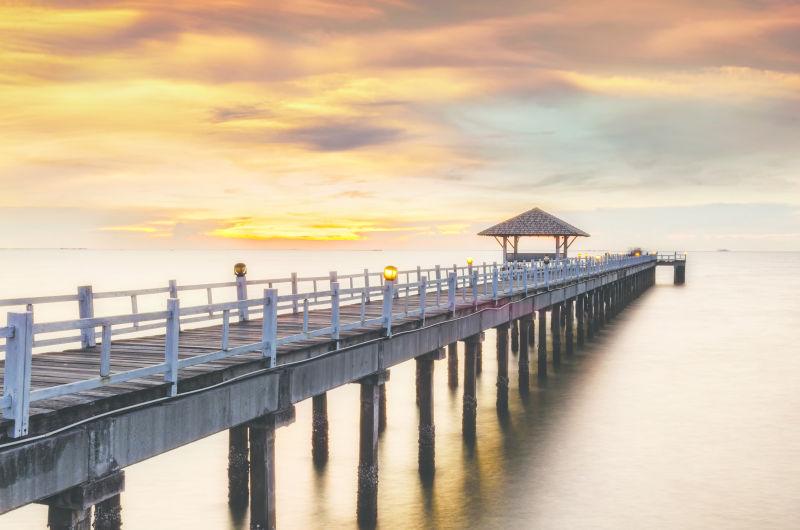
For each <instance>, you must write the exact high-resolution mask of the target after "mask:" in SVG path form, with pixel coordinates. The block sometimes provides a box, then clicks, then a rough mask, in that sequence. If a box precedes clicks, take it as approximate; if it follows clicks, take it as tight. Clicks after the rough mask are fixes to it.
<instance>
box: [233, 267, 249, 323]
mask: <svg viewBox="0 0 800 530" xmlns="http://www.w3.org/2000/svg"><path fill="white" fill-rule="evenodd" d="M236 299H237V300H239V301H244V300H247V276H246V275H242V276H237V277H236ZM249 313H250V312H249V311H248V310H247V306H246V305H245V304H239V322H246V321H248V320H249Z"/></svg>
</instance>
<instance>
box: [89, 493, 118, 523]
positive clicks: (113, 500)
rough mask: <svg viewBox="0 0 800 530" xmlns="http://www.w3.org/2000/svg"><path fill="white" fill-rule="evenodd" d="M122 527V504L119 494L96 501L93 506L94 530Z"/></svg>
mask: <svg viewBox="0 0 800 530" xmlns="http://www.w3.org/2000/svg"><path fill="white" fill-rule="evenodd" d="M120 528H122V504H121V503H120V496H119V494H117V495H114V496H113V497H109V498H108V499H106V500H104V501H101V502H99V503H97V504H96V505H95V507H94V530H119V529H120Z"/></svg>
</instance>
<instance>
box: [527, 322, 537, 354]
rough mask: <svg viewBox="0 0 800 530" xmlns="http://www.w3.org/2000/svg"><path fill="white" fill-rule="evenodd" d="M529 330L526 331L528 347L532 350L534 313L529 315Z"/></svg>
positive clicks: (533, 343)
mask: <svg viewBox="0 0 800 530" xmlns="http://www.w3.org/2000/svg"><path fill="white" fill-rule="evenodd" d="M528 322H529V325H530V330H529V331H528V346H530V347H531V348H533V347H534V346H535V345H536V313H531V316H530V319H529V321H528Z"/></svg>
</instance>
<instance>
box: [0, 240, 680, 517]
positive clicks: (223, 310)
mask: <svg viewBox="0 0 800 530" xmlns="http://www.w3.org/2000/svg"><path fill="white" fill-rule="evenodd" d="M657 261H658V258H657V256H655V255H648V256H635V257H634V256H629V257H623V256H609V257H606V258H603V259H601V260H596V259H563V260H553V261H552V262H549V261H544V262H528V263H517V264H515V265H513V266H506V267H497V266H487V265H480V266H479V265H475V266H474V267H473V266H471V265H470V266H467V267H454V268H450V267H448V268H444V267H436V268H433V269H421V268H418V269H417V270H412V271H401V274H400V276H401V278H398V280H397V281H386V282H383V284H382V285H381V283H380V274H370V273H368V272H366V271H365V272H364V274H356V275H349V276H337V275H336V274H335V273H332V274H331V275H330V276H328V277H317V278H306V279H303V278H297V277H295V276H293V277H292V278H288V279H275V280H254V281H248V280H246V277H244V276H242V277H241V278H238V279H237V281H236V282H231V283H223V284H209V285H201V286H185V287H179V286H176V285H174V282H173V283H171V284H170V286H169V287H165V288H157V289H149V290H142V291H136V292H131V291H129V292H121V293H96V294H94V295H92V297H93V299H95V300H96V299H102V298H103V297H109V298H110V297H112V295H113V296H117V297H122V298H130V299H131V303H132V307H133V312H132V313H130V314H127V315H116V316H113V317H111V316H109V317H100V316H95V315H93V314H91V313H90V314H87V312H89V311H91V304H87V303H86V296H85V293H86V289H84V291H83V292H84V294H83V295H81V293H80V292H79V294H78V295H76V296H62V297H54V298H55V299H57V300H58V301H61V302H67V303H71V302H77V303H78V305H79V306H80V307H81V308H82V309H81V317H82V318H79V319H76V320H72V321H60V322H53V323H35V324H33V323H32V322H31V320H32V319H31V318H30V313H27V314H26V313H17V314H12V315H10V316H9V323H10V325H9V326H7V327H6V328H0V331H2V333H3V335H4V336H6V337H8V338H7V343H6V349H7V352H8V353H7V360H6V362H5V363H3V364H2V369H3V372H2V378H3V381H4V387H3V390H4V394H3V395H4V397H3V405H4V419H3V420H2V426H3V432H4V436H5V440H4V442H3V443H2V445H0V466H1V467H2V468H3V470H4V480H3V482H2V484H0V493H1V495H0V513H3V512H5V511H8V510H11V509H14V508H16V507H18V506H22V505H24V504H27V503H29V502H34V501H42V500H43V501H44V502H47V503H48V504H49V505H50V506H51V511H52V513H53V517H56V518H57V519H58V518H59V517H62V516H63V517H67V518H69V517H74V516H75V513H78V512H81V513H86V511H87V509H88V508H87V506H88V507H91V506H92V505H95V506H103V504H102V503H104V502H108V501H109V498H110V497H109V495H105V496H103V495H99V496H98V495H94V496H93V495H90V493H89V492H96V491H98V490H100V489H102V490H104V491H105V490H110V491H111V493H112V494H116V495H117V501H118V492H119V490H120V488H121V487H122V486H121V484H122V480H121V478H119V477H121V476H122V475H121V473H122V472H121V469H122V468H124V467H125V466H128V465H131V464H133V463H136V462H139V461H141V460H144V459H146V458H150V457H152V456H156V455H158V454H160V453H163V452H165V451H168V450H170V449H173V448H175V447H179V446H180V445H183V444H186V443H190V442H192V441H194V440H197V439H200V438H202V437H204V436H207V435H209V434H213V433H215V432H219V431H221V430H224V429H231V440H232V442H231V444H232V445H231V451H232V453H231V454H232V455H233V456H234V457H235V454H234V453H235V452H236V451H237V450H242V451H244V452H245V455H246V452H247V451H248V449H247V447H246V439H247V435H246V434H245V435H244V440H245V445H244V446H243V447H244V448H243V449H242V446H241V443H239V444H238V445H237V443H235V439H236V438H237V437H238V438H239V439H240V440H241V434H240V433H241V428H242V426H244V425H245V424H246V423H247V422H251V423H250V424H249V425H251V427H250V429H251V434H250V444H251V446H250V448H249V451H250V466H251V467H252V466H253V465H254V461H253V459H254V458H255V457H254V456H253V451H254V448H253V443H256V448H258V447H260V446H259V445H258V440H259V439H260V438H259V436H266V438H264V439H262V442H263V443H264V444H266V445H264V446H263V447H265V448H267V449H264V450H266V451H267V452H266V453H264V454H266V455H267V456H266V457H264V454H262V453H259V452H258V451H257V453H256V456H258V458H257V459H256V463H258V462H261V464H262V465H263V466H266V467H265V468H264V469H268V470H269V469H272V467H271V462H270V456H269V449H268V447H269V439H270V436H274V435H271V434H269V433H271V432H273V431H274V428H275V427H277V426H280V425H281V424H283V423H285V422H286V421H291V418H292V417H293V413H292V410H293V409H292V405H293V404H294V403H297V402H299V401H302V400H304V399H308V398H312V397H314V398H315V401H314V405H315V409H314V410H315V414H317V412H318V400H317V397H323V396H324V394H325V392H327V391H328V390H331V389H333V388H336V387H338V386H340V385H342V384H347V383H352V382H360V383H361V384H362V463H363V465H364V466H366V467H365V468H364V469H371V468H370V467H369V466H370V465H372V466H374V465H375V464H374V462H375V455H376V451H377V445H374V444H373V447H372V448H371V449H369V442H368V440H370V436H372V434H374V433H376V432H377V430H376V429H377V426H374V425H371V423H370V422H369V421H367V422H366V423H364V422H365V420H364V416H363V414H364V410H373V409H371V408H370V407H378V400H379V398H378V394H377V393H376V392H378V389H379V388H380V386H381V385H382V384H383V383H384V382H385V381H386V379H387V378H388V375H386V371H387V369H388V368H390V367H391V366H393V365H395V364H398V363H400V362H405V361H407V360H410V359H413V358H416V359H417V361H418V363H421V364H419V365H418V366H421V367H422V373H423V380H424V374H425V373H429V366H430V365H428V364H427V363H429V362H432V361H433V360H434V359H438V358H442V356H443V354H442V353H441V351H442V348H444V347H446V346H448V345H450V344H453V343H454V342H455V341H458V340H464V341H466V343H467V356H468V357H470V356H472V361H470V359H469V358H468V359H465V363H466V367H467V368H469V367H470V366H471V363H474V356H475V353H476V351H477V350H476V344H477V342H476V340H479V339H476V337H479V336H480V333H481V332H482V331H483V330H485V329H489V328H491V327H497V326H508V325H509V324H510V323H511V322H515V321H517V320H520V321H521V322H523V324H520V325H521V327H525V328H526V329H527V325H525V324H524V322H525V321H526V319H527V321H531V319H533V318H534V317H535V316H536V314H537V313H538V316H539V320H540V324H539V353H538V359H537V366H538V372H539V373H540V375H544V374H543V372H542V363H543V362H545V363H546V362H547V351H546V350H545V349H544V344H545V342H546V341H544V340H543V337H544V333H545V332H546V326H545V318H546V314H545V312H546V311H549V312H550V313H552V315H551V316H552V318H551V319H550V320H551V330H552V331H553V345H552V348H553V351H552V352H551V353H552V357H553V361H554V362H556V361H557V356H558V355H560V340H561V337H564V340H565V348H566V352H567V353H571V349H572V347H573V345H572V342H573V336H575V337H576V338H577V341H578V342H579V343H581V342H582V341H583V340H584V334H585V335H586V336H588V337H591V336H592V333H593V331H594V329H596V327H597V326H598V325H600V323H601V322H602V321H604V320H605V319H606V318H609V317H610V316H611V315H612V314H613V313H614V312H616V311H619V310H620V309H621V308H622V307H624V305H625V303H626V302H627V301H628V300H629V299H631V298H632V297H633V296H635V295H637V294H638V293H639V292H641V291H642V290H644V289H646V287H647V286H649V285H651V284H652V281H653V279H654V274H653V272H654V269H655V266H656V263H657ZM683 263H684V265H685V261H684V262H683ZM304 282H305V284H309V285H312V284H313V290H311V289H309V290H307V291H304V290H303V289H302V288H301V287H302V285H304ZM370 282H372V286H370ZM281 283H283V284H284V285H283V287H284V289H283V290H284V291H289V292H288V293H287V294H280V293H279V292H278V288H276V287H280V285H279V284H281ZM342 284H344V285H345V286H346V287H345V288H342ZM348 284H349V285H348ZM322 285H324V286H325V288H327V290H325V291H323V290H321V289H320V287H321V286H322ZM248 286H249V287H250V288H251V292H253V291H254V290H255V289H254V287H261V286H263V287H266V288H267V289H266V290H265V291H264V294H263V296H258V297H257V298H249V297H248V296H247V287H248ZM212 289H229V290H230V289H235V290H236V292H237V300H234V301H230V302H222V303H212ZM182 290H195V291H198V290H199V291H206V292H207V293H208V301H209V303H208V304H205V305H201V306H194V307H181V306H180V304H179V302H178V300H177V299H176V298H175V297H174V295H175V294H179V293H180V292H181V291H182ZM89 292H91V291H90V290H89ZM160 293H167V294H168V295H169V296H171V298H170V300H169V301H168V304H167V306H168V310H167V311H159V312H154V313H139V312H138V311H136V307H137V297H138V296H144V295H146V294H160ZM51 300H52V298H51V299H30V300H27V301H26V300H15V301H7V302H6V304H5V305H11V304H12V303H14V304H17V303H20V302H22V303H25V304H27V305H35V304H40V303H47V302H50V301H51ZM87 307H88V308H89V309H88V310H87ZM264 315H266V317H264ZM562 315H564V316H563V317H562ZM26 316H27V319H28V320H26V319H25V318H26ZM576 321H577V322H576ZM531 326H532V321H531ZM159 330H161V331H160V332H159ZM164 330H166V333H164ZM178 330H180V331H178ZM75 331H77V332H79V333H80V336H79V337H78V336H76V335H74V334H73V335H70V333H74V332H75ZM148 333H156V334H154V335H147V334H148ZM121 334H132V335H133V336H132V337H130V338H122V339H118V340H113V341H112V340H111V338H112V336H114V335H121ZM39 335H41V336H42V337H41V338H38V336H39ZM140 335H144V336H140ZM26 336H27V337H28V338H27V340H26V339H25V337H26ZM76 340H80V341H81V342H83V343H84V344H83V346H84V347H81V348H72V349H66V350H65V351H46V350H48V349H52V346H50V345H51V344H59V343H61V344H69V343H70V342H74V341H76ZM531 342H532V343H533V340H532V337H531ZM92 343H96V344H94V345H92ZM25 346H27V349H26V348H25ZM48 346H49V347H48ZM33 349H36V350H37V352H36V353H35V354H33V355H31V351H32V350H33ZM39 350H45V351H39ZM470 352H471V353H470ZM24 358H27V359H28V360H29V362H30V365H29V368H26V367H25V366H24V363H20V362H19V359H24ZM506 361H507V360H506ZM520 362H522V361H520ZM525 362H526V363H527V353H526V354H525ZM15 363H16V364H15ZM426 367H428V368H426ZM426 370H428V372H426ZM469 373H470V371H469V370H467V371H466V372H465V374H466V375H465V377H466V378H465V398H464V399H465V411H464V414H465V437H470V436H471V437H474V435H475V422H474V406H473V405H474V404H470V402H469V400H470V396H469V390H468V388H469V378H470V376H469ZM20 374H21V375H22V377H20ZM15 377H16V379H15ZM23 377H26V378H27V379H26V380H23ZM472 377H473V379H474V370H473V372H472ZM9 381H11V384H9V383H8V382H9ZM418 384H420V382H419V381H418ZM506 387H507V382H506ZM473 390H474V381H473ZM473 394H474V392H473ZM425 395H426V394H425V391H424V384H423V390H422V393H421V396H422V397H423V399H422V401H421V407H422V408H423V410H424V408H425V405H424V396H425ZM26 398H27V402H25V399H26ZM320 403H322V404H324V402H323V401H320ZM25 406H27V408H26V407H25ZM365 406H366V407H367V409H365V408H364V407H365ZM320 410H322V409H320ZM374 410H376V411H377V408H375V409H374ZM470 411H471V412H470ZM259 418H262V419H259ZM263 418H267V420H264V419H263ZM367 418H369V415H368V416H367ZM470 418H471V419H470ZM259 421H261V422H262V423H258V422H259ZM264 421H266V422H267V423H263V422H264ZM427 421H430V422H431V425H432V421H433V420H432V416H431V417H430V418H429V420H427ZM252 422H256V423H252ZM259 425H261V426H260V427H259ZM237 429H238V431H237ZM253 429H255V431H254V430H253ZM420 432H421V433H422V432H423V429H422V426H421V431H420ZM245 433H246V431H245ZM254 433H256V434H254ZM258 433H261V434H260V435H259V434H258ZM365 433H366V434H365ZM254 436H255V438H254ZM364 436H367V438H364ZM421 436H422V434H421ZM254 439H255V440H256V442H254V441H253V440H254ZM365 440H366V441H365ZM421 443H422V442H421ZM432 443H433V442H432V440H431V441H430V445H431V447H432ZM364 444H366V448H365V446H364ZM237 447H239V449H237ZM421 447H422V445H421ZM431 454H432V453H431ZM259 455H260V456H259ZM272 458H274V455H273V456H272ZM315 458H316V455H315ZM235 459H236V458H233V460H235ZM233 460H232V461H233ZM423 460H424V458H423V456H422V455H421V462H422V461H423ZM429 460H430V461H431V462H432V458H430V459H429ZM244 461H245V462H246V461H247V458H246V457H245V459H244ZM370 462H372V464H370ZM421 465H422V463H421ZM430 465H432V464H430ZM234 467H235V466H234ZM370 473H372V472H370ZM370 473H366V474H365V476H367V477H368V476H370ZM361 474H362V473H361V472H359V477H361ZM373 474H375V476H376V477H377V469H375V470H374V473H373ZM250 475H251V484H250V490H251V491H250V495H251V496H255V497H252V498H254V499H261V498H266V499H268V500H267V503H266V506H267V511H266V512H265V513H264V514H261V515H259V516H258V517H260V518H261V519H263V520H264V521H266V523H264V524H265V525H266V526H270V522H269V521H272V522H273V523H274V477H273V479H272V480H273V482H272V483H271V482H270V478H269V476H266V477H265V478H264V480H263V481H260V482H259V481H256V483H253V482H252V480H253V477H257V476H260V475H258V474H256V475H253V471H251V472H250ZM231 480H232V489H235V485H233V484H234V483H235V482H236V480H235V477H234V476H233V474H232V479H231ZM376 480H377V479H376ZM103 481H107V482H105V483H104V482H103ZM109 481H110V482H109ZM362 482H363V491H362ZM97 484H105V486H104V487H103V488H100V487H99V486H97ZM108 484H112V486H113V487H112V486H108ZM359 484H360V486H359V518H360V520H361V522H362V523H365V524H367V525H369V524H370V521H371V520H372V518H374V514H375V510H376V507H375V506H374V502H375V499H376V497H375V492H376V489H375V488H377V481H375V483H374V484H373V485H372V486H370V482H369V480H367V479H366V478H365V479H364V481H362V480H361V478H360V481H359ZM70 488H72V489H70ZM75 488H79V491H80V492H82V493H81V494H80V495H78V496H79V497H81V496H82V497H81V498H84V501H83V502H82V503H80V506H77V507H76V505H74V504H71V503H66V504H65V501H64V500H63V498H64V497H63V496H58V495H56V494H58V493H59V492H64V491H66V490H69V491H70V492H72V493H69V494H68V496H69V498H71V499H74V498H75V497H76V493H75V492H74V491H73V490H75ZM114 488H117V489H116V490H115V489H114ZM246 489H247V488H246V487H245V490H246ZM54 495H55V497H54ZM111 497H113V495H111ZM362 498H363V502H362ZM270 499H271V500H270ZM70 502H71V501H70ZM260 505H261V503H259V506H260ZM254 508H255V505H254ZM270 509H271V510H273V512H272V513H271V514H270V513H269V510H270ZM59 510H61V511H59ZM101 511H102V510H101ZM62 512H63V513H62ZM362 512H363V513H364V517H365V519H363V520H362V519H361V517H362ZM256 515H258V514H255V515H252V514H251V516H252V517H255V518H256V519H258V517H256ZM59 520H60V519H59Z"/></svg>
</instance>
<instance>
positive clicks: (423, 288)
mask: <svg viewBox="0 0 800 530" xmlns="http://www.w3.org/2000/svg"><path fill="white" fill-rule="evenodd" d="M427 292H428V278H422V279H420V281H419V287H418V288H417V294H418V296H419V314H420V318H422V323H423V324H424V323H425V308H426V307H427V305H426V304H427V301H426V296H425V295H426V294H427Z"/></svg>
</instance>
